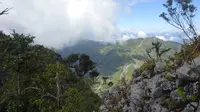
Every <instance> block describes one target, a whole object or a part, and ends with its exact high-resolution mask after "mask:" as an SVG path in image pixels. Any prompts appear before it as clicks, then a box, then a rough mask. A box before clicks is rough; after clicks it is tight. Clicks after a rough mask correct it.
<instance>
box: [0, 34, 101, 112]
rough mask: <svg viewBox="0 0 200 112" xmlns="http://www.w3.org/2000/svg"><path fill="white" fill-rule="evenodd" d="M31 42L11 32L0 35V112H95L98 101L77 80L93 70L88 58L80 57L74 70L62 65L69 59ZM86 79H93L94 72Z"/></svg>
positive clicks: (92, 64)
mask: <svg viewBox="0 0 200 112" xmlns="http://www.w3.org/2000/svg"><path fill="white" fill-rule="evenodd" d="M33 39H34V37H32V36H29V35H24V34H18V33H15V32H14V31H13V33H12V34H11V35H6V34H4V33H3V32H2V31H1V32H0V111H1V112H40V111H41V112H92V111H97V110H98V109H99V105H100V98H99V97H98V95H96V94H95V93H93V92H92V91H91V89H90V86H91V85H90V83H86V82H85V78H82V77H79V76H83V75H84V74H85V73H87V72H89V71H90V70H92V69H94V68H95V65H94V62H93V61H92V60H90V57H89V56H87V55H84V54H82V55H81V58H80V60H81V63H78V65H77V66H76V69H75V70H74V69H73V66H69V65H68V64H66V60H67V61H68V62H73V59H71V57H69V58H67V59H62V57H61V56H60V55H59V54H57V53H56V52H54V51H53V50H51V49H48V48H45V47H44V46H42V45H35V44H34V40H33ZM86 65H87V66H86ZM82 71H83V74H80V73H82ZM76 73H79V74H76ZM90 76H91V79H94V78H95V77H97V76H98V72H97V71H93V72H91V75H90ZM88 80H90V79H89V77H88Z"/></svg>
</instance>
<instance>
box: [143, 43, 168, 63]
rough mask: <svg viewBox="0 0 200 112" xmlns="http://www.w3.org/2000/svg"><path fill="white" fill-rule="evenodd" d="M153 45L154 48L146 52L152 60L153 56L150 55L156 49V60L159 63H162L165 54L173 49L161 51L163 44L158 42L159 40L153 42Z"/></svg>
mask: <svg viewBox="0 0 200 112" xmlns="http://www.w3.org/2000/svg"><path fill="white" fill-rule="evenodd" d="M152 45H153V47H152V48H150V49H147V50H146V52H147V55H148V56H149V58H150V59H152V56H151V55H150V53H151V51H152V50H153V49H154V50H155V53H156V60H157V61H161V60H162V59H161V56H162V55H163V54H164V53H166V52H168V51H170V50H171V48H166V49H161V46H162V43H160V42H158V40H157V42H152Z"/></svg>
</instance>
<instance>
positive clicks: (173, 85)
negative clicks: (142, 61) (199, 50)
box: [101, 57, 200, 112]
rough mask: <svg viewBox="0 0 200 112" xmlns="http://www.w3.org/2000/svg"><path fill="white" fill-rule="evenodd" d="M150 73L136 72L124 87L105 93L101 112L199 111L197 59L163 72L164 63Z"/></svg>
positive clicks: (199, 88) (199, 84) (199, 64)
mask: <svg viewBox="0 0 200 112" xmlns="http://www.w3.org/2000/svg"><path fill="white" fill-rule="evenodd" d="M155 64H156V66H155V68H154V69H153V76H152V77H144V75H142V74H145V76H148V75H149V76H150V75H151V74H152V72H147V71H143V72H142V73H140V72H138V71H136V72H134V73H133V79H132V80H131V81H130V82H129V83H128V84H126V85H123V86H120V87H118V88H115V89H113V90H110V91H108V92H107V93H106V94H105V95H104V99H103V100H102V106H101V111H102V112H200V104H199V101H200V94H199V93H200V83H199V76H200V57H197V58H196V59H194V63H192V64H191V65H189V64H187V63H185V64H183V66H181V67H180V68H178V69H177V70H176V71H173V72H167V71H166V70H165V66H166V65H165V64H162V62H157V63H155Z"/></svg>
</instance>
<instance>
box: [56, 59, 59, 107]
mask: <svg viewBox="0 0 200 112" xmlns="http://www.w3.org/2000/svg"><path fill="white" fill-rule="evenodd" d="M58 67H59V64H58V62H57V69H58ZM56 88H57V93H56V97H57V104H58V106H59V105H60V84H59V73H58V71H57V72H56Z"/></svg>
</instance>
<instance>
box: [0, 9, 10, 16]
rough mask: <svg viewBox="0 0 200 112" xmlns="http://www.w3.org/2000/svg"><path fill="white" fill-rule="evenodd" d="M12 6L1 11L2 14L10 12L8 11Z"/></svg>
mask: <svg viewBox="0 0 200 112" xmlns="http://www.w3.org/2000/svg"><path fill="white" fill-rule="evenodd" d="M11 9H12V8H6V9H4V10H3V11H1V12H0V15H4V14H8V11H9V10H11Z"/></svg>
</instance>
